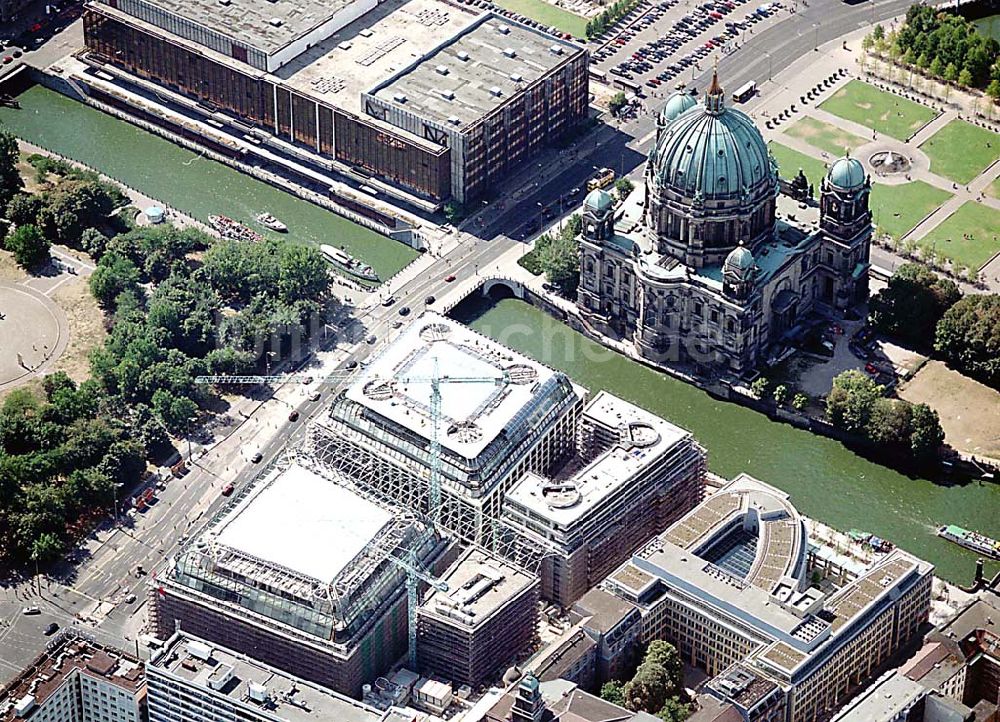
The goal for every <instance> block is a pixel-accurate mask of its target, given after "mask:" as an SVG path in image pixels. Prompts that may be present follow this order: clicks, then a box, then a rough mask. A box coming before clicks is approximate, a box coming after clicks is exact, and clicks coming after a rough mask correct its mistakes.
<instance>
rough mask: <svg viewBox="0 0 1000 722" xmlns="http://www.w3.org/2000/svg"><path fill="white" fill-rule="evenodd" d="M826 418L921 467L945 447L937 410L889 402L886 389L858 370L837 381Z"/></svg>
mask: <svg viewBox="0 0 1000 722" xmlns="http://www.w3.org/2000/svg"><path fill="white" fill-rule="evenodd" d="M826 414H827V416H828V417H829V419H830V423H832V424H833V425H834V426H836V427H838V428H840V429H843V430H845V431H848V432H850V433H852V434H858V435H860V436H863V437H865V438H867V439H868V440H869V441H871V442H873V443H875V444H878V445H879V446H880V447H882V448H884V449H890V450H895V451H897V452H899V453H901V454H903V455H908V456H912V458H913V459H914V460H915V461H917V462H921V463H926V462H928V461H931V460H933V459H934V458H935V457H936V455H937V452H938V449H939V448H940V447H941V445H942V444H943V443H944V430H943V429H942V428H941V421H940V419H939V418H938V414H937V412H936V411H935V410H934V409H932V408H931V407H930V406H928V405H927V404H911V403H910V402H909V401H904V400H903V399H891V398H887V397H886V396H885V387H884V386H882V385H881V384H878V383H876V382H875V381H874V380H872V379H871V378H870V377H869V376H868V375H867V374H865V373H863V372H861V371H858V370H856V369H851V370H849V371H844V372H843V373H841V374H839V375H838V376H837V377H836V378H834V380H833V388H832V389H831V390H830V393H829V395H828V396H827V397H826Z"/></svg>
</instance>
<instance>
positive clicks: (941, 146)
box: [920, 118, 1000, 185]
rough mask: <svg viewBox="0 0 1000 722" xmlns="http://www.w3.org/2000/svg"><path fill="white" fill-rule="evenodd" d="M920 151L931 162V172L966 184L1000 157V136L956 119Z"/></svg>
mask: <svg viewBox="0 0 1000 722" xmlns="http://www.w3.org/2000/svg"><path fill="white" fill-rule="evenodd" d="M920 150H922V151H923V152H924V153H926V154H927V157H928V158H930V159H931V172H932V173H937V174H938V175H940V176H944V177H945V178H947V179H949V180H953V181H955V182H956V183H961V184H962V185H965V184H966V183H968V182H969V181H971V180H972V179H973V178H975V177H976V176H978V175H979V174H980V173H982V172H983V171H984V170H986V168H987V167H989V166H990V164H992V163H993V161H995V160H996V159H997V158H1000V135H997V134H996V133H994V132H993V131H991V130H986V129H985V128H980V127H979V126H978V125H973V124H972V123H970V122H968V121H965V120H959V119H957V118H956V119H955V120H953V121H951V122H950V123H948V125H946V126H945V127H943V128H942V129H941V130H939V131H938V132H937V133H935V134H934V135H932V136H931V137H930V138H928V139H927V140H926V141H924V143H923V145H921V146H920Z"/></svg>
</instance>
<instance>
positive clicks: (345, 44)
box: [337, 40, 351, 50]
mask: <svg viewBox="0 0 1000 722" xmlns="http://www.w3.org/2000/svg"><path fill="white" fill-rule="evenodd" d="M337 47H338V48H340V49H341V50H350V49H351V44H350V43H349V42H347V41H346V40H345V41H344V42H342V43H340V44H338V45H337Z"/></svg>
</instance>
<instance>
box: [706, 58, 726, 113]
mask: <svg viewBox="0 0 1000 722" xmlns="http://www.w3.org/2000/svg"><path fill="white" fill-rule="evenodd" d="M725 99H726V93H725V91H724V90H723V89H722V85H721V84H720V83H719V61H718V60H716V61H715V68H713V69H712V83H711V84H710V85H709V86H708V90H706V91H705V110H707V111H708V112H709V113H712V114H713V115H718V114H719V113H721V112H722V111H723V110H725V108H726V103H725Z"/></svg>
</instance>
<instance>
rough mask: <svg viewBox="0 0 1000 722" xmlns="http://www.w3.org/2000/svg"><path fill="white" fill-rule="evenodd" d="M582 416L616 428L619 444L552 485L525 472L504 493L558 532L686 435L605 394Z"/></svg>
mask: <svg viewBox="0 0 1000 722" xmlns="http://www.w3.org/2000/svg"><path fill="white" fill-rule="evenodd" d="M583 417H584V418H585V419H586V418H590V419H591V420H592V421H594V422H595V423H598V424H600V425H601V426H604V427H607V428H610V429H619V430H620V438H619V441H618V442H617V443H616V444H615V445H614V446H612V447H611V448H610V449H607V450H606V451H604V452H602V453H600V454H599V455H598V456H597V458H595V459H594V460H593V461H591V462H590V463H589V464H587V465H586V466H584V467H583V468H582V469H579V470H578V471H575V472H574V473H573V474H572V475H570V476H568V477H566V478H561V477H559V478H557V479H555V480H553V479H548V478H545V477H542V476H540V475H538V474H534V473H531V472H529V473H527V474H525V475H524V476H523V477H522V478H521V479H520V480H519V481H518V483H517V484H515V485H514V487H513V488H512V489H511V490H510V492H508V494H507V498H508V499H509V500H511V501H514V502H516V503H518V504H521V505H522V506H525V507H527V508H528V509H530V510H531V511H532V512H534V513H535V514H537V515H539V516H540V517H542V518H544V519H547V520H549V521H550V522H552V523H553V524H554V525H556V526H560V527H566V526H568V525H570V524H572V523H573V522H575V521H577V520H578V519H580V518H581V517H584V516H586V515H587V514H589V513H590V512H591V511H593V510H595V509H597V508H599V507H600V506H601V505H602V503H603V502H604V500H605V499H607V498H608V497H609V496H611V495H612V494H614V493H615V492H617V491H618V490H620V489H621V488H622V487H624V486H626V485H627V484H628V483H629V481H630V480H631V479H633V478H635V476H636V475H637V474H639V473H640V472H641V471H642V470H643V469H645V468H647V467H649V466H650V465H651V464H653V463H654V462H656V461H657V460H659V459H661V458H662V457H663V455H664V454H665V453H667V452H668V451H670V450H671V449H672V448H673V447H674V446H676V445H677V444H678V443H680V442H682V441H684V440H685V439H688V438H690V436H691V434H690V433H689V432H687V431H685V430H684V429H682V428H680V427H679V426H675V425H674V424H671V423H670V422H669V421H667V420H666V419H663V418H660V417H659V416H657V415H656V414H653V413H650V412H649V411H646V410H645V409H642V408H640V407H638V406H636V405H635V404H631V403H629V402H628V401H625V400H624V399H620V398H618V397H617V396H614V395H612V394H609V393H607V392H606V391H601V392H600V393H598V394H597V396H595V397H594V398H593V400H592V401H591V402H590V403H589V404H588V405H587V407H586V408H585V409H584V411H583Z"/></svg>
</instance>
